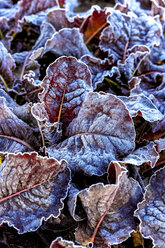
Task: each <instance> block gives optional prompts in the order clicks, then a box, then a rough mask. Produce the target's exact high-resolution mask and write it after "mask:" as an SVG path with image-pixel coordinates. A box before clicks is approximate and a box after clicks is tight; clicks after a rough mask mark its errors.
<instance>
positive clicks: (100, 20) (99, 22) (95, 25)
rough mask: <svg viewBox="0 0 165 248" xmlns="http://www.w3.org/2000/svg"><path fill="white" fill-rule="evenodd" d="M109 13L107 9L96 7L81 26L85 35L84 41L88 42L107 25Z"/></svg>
mask: <svg viewBox="0 0 165 248" xmlns="http://www.w3.org/2000/svg"><path fill="white" fill-rule="evenodd" d="M108 15H109V13H108V12H107V11H106V9H104V10H101V9H99V10H98V9H96V8H94V10H93V12H92V14H91V15H89V16H88V17H87V18H86V19H85V21H84V22H83V23H82V25H81V27H80V32H81V33H83V35H84V42H85V44H88V43H89V42H90V41H91V39H92V38H94V36H96V35H97V34H98V33H99V32H100V31H101V30H102V29H103V28H104V27H105V26H106V25H107V17H108Z"/></svg>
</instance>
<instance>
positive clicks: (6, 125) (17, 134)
mask: <svg viewBox="0 0 165 248" xmlns="http://www.w3.org/2000/svg"><path fill="white" fill-rule="evenodd" d="M0 113H1V115H0V138H5V139H6V141H5V142H7V143H6V144H7V147H8V141H7V140H8V139H10V140H13V141H17V142H19V143H20V144H22V145H24V146H26V147H28V149H30V150H34V149H35V148H37V147H40V142H41V141H40V136H39V133H38V132H36V131H34V130H33V128H31V127H30V126H29V125H28V124H26V123H25V122H24V121H22V120H21V119H19V118H18V117H17V116H16V115H15V114H14V113H13V112H12V110H11V109H10V108H8V107H7V106H6V100H5V98H4V97H0ZM6 144H4V145H3V146H4V147H6ZM33 146H34V147H35V148H33ZM1 149H2V147H0V151H2V152H3V150H1Z"/></svg>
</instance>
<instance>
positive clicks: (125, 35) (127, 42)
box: [100, 11, 162, 61]
mask: <svg viewBox="0 0 165 248" xmlns="http://www.w3.org/2000/svg"><path fill="white" fill-rule="evenodd" d="M108 22H109V26H108V27H106V28H104V30H103V31H102V34H101V37H100V48H101V50H103V51H104V52H108V54H109V56H111V57H112V58H113V61H117V60H118V59H121V60H122V59H123V60H125V57H126V55H127V50H128V49H131V48H132V47H133V46H137V45H138V46H140V45H145V46H147V47H153V46H154V45H159V43H160V37H161V34H162V33H161V32H162V30H161V26H160V25H158V23H157V22H156V21H155V20H154V19H153V18H152V17H151V16H146V15H142V16H140V17H136V16H133V15H132V17H131V16H129V15H126V14H123V13H121V12H119V11H113V12H112V13H111V15H110V16H109V17H108Z"/></svg>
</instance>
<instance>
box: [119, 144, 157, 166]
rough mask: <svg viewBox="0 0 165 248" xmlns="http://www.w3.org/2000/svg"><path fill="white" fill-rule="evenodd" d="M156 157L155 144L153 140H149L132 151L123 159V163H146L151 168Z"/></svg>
mask: <svg viewBox="0 0 165 248" xmlns="http://www.w3.org/2000/svg"><path fill="white" fill-rule="evenodd" d="M158 159H159V153H158V152H157V151H156V145H155V144H154V143H153V142H150V143H149V144H148V145H146V146H142V147H140V148H138V149H137V150H135V151H134V152H133V153H130V154H129V155H128V156H127V157H125V158H124V159H123V162H124V164H125V163H128V164H134V165H138V166H139V165H142V164H144V163H147V164H149V165H150V166H151V167H152V168H153V167H154V166H155V164H156V162H157V161H158ZM123 162H122V163H123Z"/></svg>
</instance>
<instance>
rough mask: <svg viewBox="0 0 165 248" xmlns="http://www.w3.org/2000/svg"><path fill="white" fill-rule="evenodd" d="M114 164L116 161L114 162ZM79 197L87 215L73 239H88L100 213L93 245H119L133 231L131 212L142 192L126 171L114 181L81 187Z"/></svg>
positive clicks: (134, 222) (133, 222) (85, 241)
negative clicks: (115, 182) (85, 187)
mask: <svg viewBox="0 0 165 248" xmlns="http://www.w3.org/2000/svg"><path fill="white" fill-rule="evenodd" d="M116 166H119V164H117V163H116ZM119 167H120V166H119ZM79 198H80V200H81V203H82V206H83V208H84V210H85V212H86V214H87V221H86V222H82V223H80V224H79V227H78V228H77V230H76V240H78V242H80V243H81V244H87V243H88V242H89V241H90V237H91V234H92V232H93V230H94V228H95V227H96V225H97V223H98V222H99V221H100V219H101V218H102V216H103V217H104V218H103V220H102V222H101V223H100V226H99V228H98V230H97V234H96V238H95V242H94V247H109V246H110V245H112V244H119V243H121V242H123V241H124V240H126V239H127V238H128V237H129V234H130V233H131V232H132V231H133V230H136V226H137V224H136V221H135V219H134V217H133V213H134V211H135V209H136V206H137V203H138V202H139V201H141V199H142V192H141V188H140V186H139V184H138V183H137V182H136V181H135V180H133V179H132V178H128V177H127V176H126V170H124V169H123V170H122V172H121V174H120V176H119V182H118V183H117V184H113V185H109V184H107V185H103V184H101V183H98V184H95V185H92V186H90V188H88V189H84V190H82V191H81V192H80V193H79ZM89 235H90V236H89Z"/></svg>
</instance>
